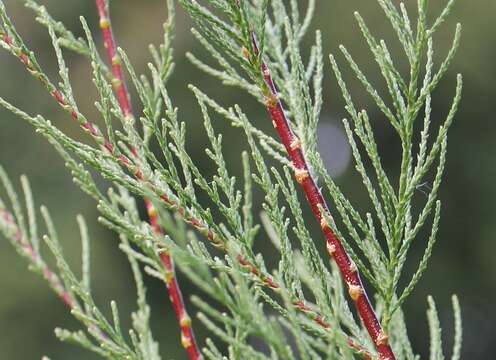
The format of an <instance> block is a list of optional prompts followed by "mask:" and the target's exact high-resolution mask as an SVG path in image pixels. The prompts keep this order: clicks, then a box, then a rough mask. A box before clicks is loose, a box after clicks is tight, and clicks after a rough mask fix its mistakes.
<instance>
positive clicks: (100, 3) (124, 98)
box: [96, 0, 202, 360]
mask: <svg viewBox="0 0 496 360" xmlns="http://www.w3.org/2000/svg"><path fill="white" fill-rule="evenodd" d="M96 6H97V9H98V15H99V17H100V28H101V29H102V32H103V38H104V44H105V48H106V49H107V56H108V59H109V61H110V62H111V64H112V74H113V76H114V78H113V80H112V84H113V86H114V91H115V93H116V95H117V99H118V101H119V105H120V107H121V110H122V112H123V114H124V116H130V117H134V115H133V111H132V107H131V101H130V96H129V92H128V90H127V85H126V81H125V79H124V72H123V69H122V65H121V60H120V57H119V55H118V54H117V47H116V43H115V39H114V34H113V31H112V26H111V24H110V15H109V11H108V8H107V1H105V0H96ZM132 153H133V154H134V157H135V160H137V161H138V162H139V161H140V159H139V158H138V155H137V152H136V151H132ZM144 201H145V205H146V209H147V212H148V217H149V220H150V224H151V226H152V228H153V230H154V231H155V233H156V234H157V235H163V230H162V229H161V227H160V224H159V222H158V217H157V211H156V209H155V207H154V206H153V204H152V203H151V201H150V200H149V199H146V198H145V199H144ZM160 259H161V261H162V264H163V265H164V268H165V271H166V279H165V282H166V285H167V289H168V292H169V298H170V300H171V302H172V306H173V308H174V312H175V313H176V317H177V320H178V321H179V327H180V329H181V344H182V346H183V347H184V348H185V349H186V351H187V353H188V356H189V358H190V359H193V360H197V359H200V358H201V357H202V356H201V353H200V350H199V348H198V344H197V343H196V339H195V335H194V333H193V328H192V327H191V318H190V317H189V315H188V312H187V310H186V305H185V303H184V300H183V296H182V292H181V288H180V287H179V282H178V280H177V277H176V273H175V269H174V262H173V260H172V258H171V256H170V254H169V253H167V252H162V253H161V254H160Z"/></svg>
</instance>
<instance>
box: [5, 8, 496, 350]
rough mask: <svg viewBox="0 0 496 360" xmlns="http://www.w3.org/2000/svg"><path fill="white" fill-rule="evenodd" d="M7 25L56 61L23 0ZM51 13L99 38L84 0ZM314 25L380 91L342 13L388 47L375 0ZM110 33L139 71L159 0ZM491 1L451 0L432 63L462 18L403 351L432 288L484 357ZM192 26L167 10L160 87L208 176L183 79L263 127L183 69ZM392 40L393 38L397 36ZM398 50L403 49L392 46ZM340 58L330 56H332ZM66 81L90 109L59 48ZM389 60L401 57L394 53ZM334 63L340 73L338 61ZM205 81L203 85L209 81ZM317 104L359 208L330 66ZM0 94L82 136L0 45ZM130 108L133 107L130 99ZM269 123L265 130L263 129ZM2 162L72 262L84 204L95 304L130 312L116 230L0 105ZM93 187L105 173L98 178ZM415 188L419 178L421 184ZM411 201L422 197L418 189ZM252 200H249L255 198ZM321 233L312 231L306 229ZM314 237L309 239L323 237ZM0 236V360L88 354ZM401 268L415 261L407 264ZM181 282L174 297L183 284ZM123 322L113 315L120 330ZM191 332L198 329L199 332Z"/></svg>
mask: <svg viewBox="0 0 496 360" xmlns="http://www.w3.org/2000/svg"><path fill="white" fill-rule="evenodd" d="M4 2H5V5H6V6H7V8H8V11H9V12H10V14H11V15H12V17H13V18H14V20H15V23H16V24H17V26H18V29H19V31H20V32H21V34H22V35H23V36H24V37H25V39H26V40H27V42H28V44H30V46H31V47H32V49H33V50H34V51H35V52H36V53H37V54H38V55H39V58H40V60H41V63H42V64H43V65H44V67H45V68H46V69H47V71H48V72H49V73H50V74H51V75H52V78H53V77H55V76H56V70H57V69H56V67H55V64H56V62H55V58H54V55H53V51H52V48H51V44H50V41H49V38H48V36H47V33H46V31H45V30H44V29H42V28H41V27H40V26H39V25H38V24H36V23H35V22H34V20H33V16H32V13H30V11H29V10H26V9H24V7H23V1H21V0H6V1H4ZM41 2H42V3H44V4H45V5H46V6H47V8H48V9H49V11H50V12H51V13H52V15H53V16H54V17H56V18H58V19H61V20H63V21H64V22H65V23H66V25H67V26H68V27H69V28H71V29H72V30H74V31H75V32H76V33H77V34H81V26H80V24H79V20H78V16H79V15H84V16H85V17H86V18H87V19H88V21H89V22H90V24H93V28H94V29H95V35H96V38H97V39H100V35H99V33H98V30H97V26H95V25H96V12H95V7H94V3H93V1H90V0H87V1H80V0H79V1H77V0H65V1H62V0H45V1H41ZM406 3H407V5H411V4H410V3H412V4H413V3H414V1H407V2H406ZM440 3H444V0H443V1H432V5H431V9H432V11H433V13H437V12H436V11H438V10H439V8H440V6H441V4H440ZM317 6H318V11H317V14H316V19H315V23H314V27H318V28H320V29H322V31H323V35H324V47H325V53H330V52H332V53H335V54H337V46H338V44H340V43H343V44H345V45H346V46H347V47H348V49H349V50H350V51H351V53H352V54H353V55H354V56H355V58H356V59H357V60H358V61H359V63H360V64H361V65H362V67H363V69H364V70H365V72H366V73H367V74H370V78H371V79H372V80H375V84H376V86H377V87H378V89H379V90H384V83H383V82H382V81H380V77H379V72H378V69H377V68H376V67H375V64H374V63H373V61H372V57H371V55H370V53H369V51H368V50H367V48H366V46H365V43H364V41H363V39H362V38H361V35H360V33H359V31H358V27H357V25H356V24H355V22H354V18H353V11H354V10H359V11H360V12H361V14H362V16H363V17H364V18H365V19H366V20H367V22H368V23H369V26H370V28H371V29H373V31H374V32H375V33H376V34H377V35H378V37H379V36H380V37H383V38H384V39H386V40H388V41H390V42H391V43H395V40H396V39H395V38H394V36H393V35H392V32H391V31H390V28H389V24H388V23H387V22H386V21H385V17H384V15H383V14H382V13H381V11H380V9H379V7H378V5H377V4H376V2H375V1H358V0H329V1H320V2H318V4H317ZM112 11H113V19H114V28H115V30H116V32H117V37H118V41H119V43H120V44H121V46H122V47H124V48H125V49H126V50H127V51H128V53H129V55H130V58H131V59H132V60H133V61H134V64H135V65H136V67H137V69H140V70H143V71H144V69H145V66H146V63H147V62H148V61H149V57H148V51H147V45H148V44H149V43H150V42H154V43H158V42H159V41H160V37H161V23H162V22H163V21H164V19H165V16H166V14H165V6H164V1H161V0H148V1H136V0H135V1H132V0H121V1H113V4H112ZM495 13H496V3H495V2H494V1H492V0H476V1H468V0H463V1H462V0H460V1H458V4H457V5H456V7H455V11H454V13H453V14H452V16H451V17H450V18H449V21H448V22H447V23H446V24H445V25H444V27H443V29H442V31H441V32H440V34H439V35H438V37H437V39H436V45H437V46H435V48H436V49H437V56H438V57H437V60H438V61H439V59H440V56H442V54H443V51H444V50H446V48H447V47H448V46H449V40H450V36H451V34H452V33H453V30H454V26H455V23H456V22H461V23H462V24H463V26H464V32H463V37H462V45H461V48H460V51H459V54H458V56H457V58H456V61H455V62H454V64H453V66H452V68H451V70H450V72H449V73H448V76H447V78H446V79H445V80H444V82H443V83H442V85H441V86H440V88H439V89H438V90H437V92H436V94H435V96H434V98H433V107H434V113H433V115H434V121H436V120H438V121H440V120H441V119H442V117H443V116H444V115H445V114H446V112H447V110H448V107H449V104H450V100H451V97H452V94H453V92H454V85H455V75H456V73H458V72H461V73H463V75H464V80H465V86H464V95H463V100H462V104H461V108H460V111H459V113H458V116H457V118H456V122H455V124H454V126H453V127H452V130H451V135H450V140H449V154H448V164H447V171H446V175H445V179H444V183H443V186H442V189H441V193H440V197H441V200H442V201H443V216H442V222H441V228H440V233H439V240H438V244H437V246H436V249H435V251H434V256H433V258H432V261H431V265H430V268H429V270H428V271H427V273H426V275H425V277H424V278H423V279H422V281H421V282H420V283H419V285H418V287H417V289H416V291H415V292H414V295H413V296H412V297H411V298H410V299H409V300H408V301H407V303H406V306H405V307H406V313H407V323H409V329H410V333H411V335H412V337H413V340H414V344H415V348H416V349H417V350H418V351H419V352H420V353H422V354H424V355H425V354H426V348H427V346H428V337H427V321H426V317H425V309H426V305H427V304H426V297H427V295H428V294H432V295H433V296H434V297H435V299H436V300H437V301H438V305H439V312H440V315H441V320H442V323H443V326H444V329H445V330H444V336H445V337H446V339H447V344H449V343H450V339H451V335H452V325H453V321H452V315H451V309H450V301H449V299H450V296H451V294H452V293H457V294H458V295H459V296H460V300H461V305H462V311H463V320H464V330H465V331H464V346H463V354H464V355H463V358H465V359H488V358H491V357H492V356H491V354H494V351H495V350H496V349H495V347H496V345H495V343H494V342H493V341H491V340H492V339H493V338H494V333H492V331H494V330H496V328H495V326H494V323H495V322H496V311H495V310H494V306H493V304H492V300H494V294H495V290H496V281H495V280H496V267H495V266H494V263H493V261H494V253H495V251H496V245H495V241H494V239H495V236H496V223H495V221H494V217H495V214H496V205H495V199H496V187H495V184H496V163H495V161H494V156H495V155H496V147H495V145H496V141H495V140H496V122H495V120H494V119H493V113H494V101H493V99H494V98H495V97H496V86H494V81H493V79H494V78H496V76H495V75H496V74H495V72H496V64H495V63H494V56H495V55H496V53H495V50H494V46H493V44H494V42H495V39H496V27H495V26H494V14H495ZM190 27H191V22H190V20H189V19H188V18H186V16H185V14H184V13H183V12H182V11H181V10H179V12H178V17H177V35H176V41H175V48H176V52H175V54H176V56H175V60H176V63H177V67H176V71H175V74H174V76H173V78H172V80H171V82H170V83H169V90H170V93H171V95H172V96H173V98H174V101H175V103H176V105H177V106H178V107H179V109H180V115H181V117H182V119H184V120H185V121H187V122H188V126H189V129H190V131H189V140H190V146H189V149H190V151H191V152H192V155H193V158H195V157H196V158H197V159H199V161H201V163H200V164H201V165H202V168H203V169H204V171H205V172H207V173H208V172H209V171H211V170H210V169H209V168H208V166H209V164H208V163H207V162H205V161H204V159H205V157H204V155H203V148H204V146H203V144H204V143H203V141H202V138H203V136H204V134H203V132H201V131H196V129H198V128H199V126H200V124H201V123H200V122H201V118H200V116H199V111H198V107H197V106H196V103H195V101H194V98H193V96H192V94H191V93H190V92H189V90H188V89H187V85H188V84H189V83H194V84H195V85H198V86H199V87H200V88H202V89H203V90H204V91H206V92H207V93H209V94H210V95H211V96H213V97H214V98H216V99H221V100H222V102H223V103H224V104H234V103H240V104H242V105H243V106H244V107H245V109H246V110H247V111H248V110H249V111H248V112H249V114H250V117H251V119H252V121H253V122H256V123H257V124H264V125H260V126H262V127H264V128H266V129H269V128H270V126H268V125H270V124H269V120H268V118H267V116H266V115H265V114H264V112H263V109H262V108H261V107H259V106H258V105H256V104H255V103H254V102H253V101H252V100H251V99H248V98H247V96H246V95H245V94H243V93H240V92H238V91H232V89H228V88H225V87H221V86H219V85H218V84H217V83H214V82H213V81H212V80H211V79H209V78H207V77H206V76H205V75H204V74H202V73H201V72H200V71H199V70H197V69H195V68H194V67H193V66H192V65H191V64H190V63H189V62H188V61H187V60H186V58H185V56H184V53H185V52H186V51H193V52H195V53H196V54H203V52H202V50H201V49H200V48H199V45H198V43H197V42H195V41H193V39H192V36H191V35H190V32H189V29H190ZM395 44H396V43H395ZM393 49H394V50H395V56H396V58H398V57H400V56H401V55H402V53H401V51H400V50H399V48H398V47H397V46H395V47H393ZM337 55H339V54H337ZM67 60H68V62H69V63H70V68H71V76H72V79H73V83H74V86H75V92H76V95H77V97H78V101H79V104H80V108H81V109H83V110H84V111H85V113H86V114H88V117H89V118H95V115H96V114H95V109H94V106H93V101H94V99H95V97H94V95H95V91H94V89H93V87H92V86H91V85H92V84H91V82H90V81H89V79H90V68H89V65H88V63H87V61H86V60H84V59H82V58H80V57H78V56H75V55H73V54H67ZM400 64H402V63H401V62H400ZM343 69H346V68H343ZM347 78H348V79H349V80H350V81H351V84H352V85H355V86H353V87H352V89H354V91H353V92H354V94H355V96H356V99H357V104H360V106H361V107H364V108H367V109H369V110H370V112H369V113H370V114H371V118H372V119H373V122H374V124H375V126H376V129H377V130H376V133H377V136H378V138H379V143H380V144H381V149H380V150H381V151H382V154H384V155H383V157H384V161H385V165H386V167H387V169H388V170H389V172H390V174H392V175H393V176H394V174H395V171H396V169H397V168H398V164H399V162H398V157H399V148H398V144H397V142H396V140H395V137H394V134H393V132H392V131H391V129H390V128H388V126H387V124H386V122H385V121H384V119H383V118H382V117H381V116H380V114H379V113H378V112H377V111H376V110H373V109H374V108H373V106H372V102H371V100H370V99H369V98H367V97H365V96H364V93H363V91H361V89H359V87H357V86H356V85H357V83H356V82H353V80H352V79H351V76H350V72H347ZM214 84H215V85H214ZM325 90H326V91H325V94H326V98H325V100H326V102H325V103H326V105H325V109H324V112H323V119H322V128H321V132H320V136H319V143H320V146H321V147H322V151H324V153H325V157H326V159H328V166H329V167H330V168H331V170H332V171H333V174H334V175H335V176H336V178H337V182H338V184H339V185H340V186H342V187H343V189H344V191H345V193H346V194H348V195H349V196H350V198H351V199H352V200H353V201H354V202H355V203H356V204H358V205H359V206H360V205H362V206H364V207H366V206H367V203H366V197H365V193H364V192H363V189H362V187H361V181H360V179H359V177H358V176H357V174H356V172H355V171H354V170H353V166H352V164H351V162H350V157H349V148H348V146H347V145H346V142H345V141H344V138H343V132H342V126H341V123H340V121H338V120H340V119H341V118H342V117H344V116H346V115H345V112H344V109H343V103H342V100H341V97H340V94H339V90H338V87H337V85H336V82H335V79H334V77H333V76H331V72H330V70H329V69H328V71H327V73H326V79H325ZM0 96H2V97H4V98H6V99H8V100H10V101H12V102H13V103H14V104H16V105H17V106H19V107H20V108H23V109H26V110H28V112H30V113H42V114H44V115H45V116H46V117H48V118H50V119H51V120H52V121H53V122H54V123H56V124H57V125H58V126H59V127H60V128H61V129H63V131H65V132H67V133H68V134H70V135H71V136H74V137H78V138H80V137H81V135H80V131H79V129H78V128H77V126H75V124H74V123H72V122H71V121H70V120H69V119H68V117H67V116H66V114H64V113H62V112H61V111H59V109H58V108H56V106H55V105H54V103H53V101H52V99H51V98H50V97H49V96H48V95H47V94H46V93H45V91H44V89H42V87H41V86H40V85H39V84H38V83H36V82H35V81H34V80H33V79H32V78H31V77H30V76H29V75H28V74H27V73H26V72H25V70H24V69H23V67H22V66H21V64H20V63H18V61H17V60H16V59H14V58H13V57H11V56H10V55H8V54H7V53H5V52H3V51H2V52H0ZM136 107H137V110H139V109H138V106H137V105H136ZM218 126H219V127H220V128H223V129H224V130H223V131H224V132H225V133H226V135H227V136H226V137H225V144H224V147H225V150H227V151H226V154H227V159H228V160H231V164H232V166H233V168H234V171H236V167H237V166H239V161H238V160H239V152H240V150H241V149H242V148H246V143H245V142H244V140H243V134H242V133H241V132H239V131H238V130H235V129H231V128H229V127H227V126H226V124H225V123H222V122H220V121H219V123H218ZM269 131H270V130H269ZM0 164H2V166H4V167H5V168H6V170H7V171H8V172H9V173H10V174H11V175H12V177H15V178H16V179H17V178H18V176H19V175H20V174H23V173H25V174H27V175H28V176H29V177H30V179H31V182H32V184H33V188H34V192H35V198H36V200H37V204H38V205H40V204H41V203H43V204H46V205H47V206H48V207H49V208H50V209H51V210H52V213H53V215H54V218H55V220H56V224H57V226H58V228H59V231H60V236H61V239H62V244H63V246H64V247H65V250H66V253H67V256H68V257H69V259H70V261H71V263H72V264H74V266H79V256H80V250H79V249H80V247H79V239H78V235H77V226H76V222H75V215H76V214H77V213H82V214H83V215H85V216H86V218H87V219H88V222H89V223H90V225H91V226H90V229H91V235H92V261H93V269H92V280H93V287H94V291H95V296H96V299H97V301H98V302H99V304H100V305H101V306H102V307H104V308H108V307H109V306H108V302H109V301H110V300H111V299H116V300H118V303H119V304H120V308H121V310H122V314H123V315H124V316H123V318H126V316H125V314H127V313H128V312H129V311H131V310H132V309H134V299H135V294H134V284H133V283H132V281H131V274H130V271H129V268H128V266H127V263H126V260H125V257H124V256H123V255H122V254H121V253H120V252H119V251H118V250H117V249H116V246H115V245H116V237H115V235H114V234H112V233H110V232H108V231H106V230H105V229H104V228H103V227H102V226H101V225H99V224H97V222H96V218H97V211H96V209H95V204H94V203H93V202H92V200H91V199H89V198H87V197H86V196H85V195H83V194H82V193H81V191H80V190H79V189H78V188H77V187H76V186H75V185H74V184H73V183H72V181H71V179H70V177H69V175H68V173H67V171H66V169H65V168H64V165H63V163H62V161H61V160H60V158H59V157H58V155H57V154H56V153H55V151H54V150H53V149H52V148H51V147H50V146H48V144H47V143H46V141H45V139H43V138H41V137H40V136H37V135H35V134H34V133H33V130H32V128H31V127H30V126H29V125H27V124H26V123H23V122H22V121H21V120H19V119H17V118H15V117H14V116H13V115H11V114H10V113H7V112H6V111H5V110H3V109H0ZM102 185H104V184H103V182H102ZM425 186H428V184H426V185H425ZM417 196H418V197H419V199H421V197H422V196H423V195H422V189H419V191H418V194H417ZM257 200H258V203H259V202H260V198H258V199H257ZM315 233H316V234H319V232H315ZM320 237H321V236H320V234H319V235H317V236H316V241H322V239H321V238H320ZM1 240H2V241H0V289H1V290H0V334H1V336H0V358H2V359H35V358H40V357H41V356H42V355H43V354H46V355H48V356H50V357H52V358H54V359H60V358H71V359H83V358H84V359H88V358H90V356H89V354H88V353H85V352H82V351H80V350H79V349H78V348H74V347H72V346H70V345H66V344H60V343H59V342H58V341H57V340H56V338H55V336H54V334H53V328H54V327H56V326H64V327H69V328H75V327H76V326H78V325H77V324H76V323H75V322H74V321H73V320H72V318H71V317H70V315H69V314H68V312H67V309H66V308H64V307H63V305H62V304H61V302H60V301H59V300H58V299H57V298H55V296H54V295H53V293H52V292H50V290H49V289H48V287H47V286H46V284H45V283H43V282H42V281H41V280H40V279H39V278H38V277H36V276H35V275H33V274H32V273H30V272H29V271H28V270H27V269H26V264H25V262H24V261H23V260H21V259H20V258H19V257H18V256H17V254H16V253H15V252H14V250H13V249H12V248H11V247H10V245H9V244H8V243H7V241H5V240H4V239H1ZM425 240H426V239H424V238H422V237H419V239H418V240H417V243H416V244H415V246H414V249H413V253H412V256H411V261H412V262H413V261H417V260H418V259H419V257H420V256H421V253H420V251H421V250H422V249H423V246H424V244H423V242H424V241H425ZM258 245H259V248H260V249H264V251H265V250H266V251H270V246H269V245H266V244H258ZM412 267H413V265H412ZM180 279H182V280H183V281H182V283H183V287H184V291H185V293H186V294H192V293H195V289H193V288H191V286H189V284H188V283H187V282H186V281H185V279H183V278H182V277H180ZM147 285H148V287H149V293H148V294H149V299H150V303H151V304H152V307H153V321H152V325H153V327H154V330H155V336H156V338H157V339H158V340H159V341H160V342H161V352H162V354H164V355H166V357H167V358H185V353H184V352H183V351H182V349H181V348H180V345H179V344H180V341H179V335H178V331H177V328H176V323H175V319H174V314H173V312H172V311H171V307H170V304H169V300H168V298H167V295H166V290H165V288H164V286H163V284H160V283H158V282H156V281H153V280H148V281H147ZM128 324H129V320H127V321H124V325H128ZM197 332H198V333H199V336H200V338H202V339H203V338H204V336H205V332H204V330H202V329H201V328H199V329H198V330H197Z"/></svg>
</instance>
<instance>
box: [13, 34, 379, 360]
mask: <svg viewBox="0 0 496 360" xmlns="http://www.w3.org/2000/svg"><path fill="white" fill-rule="evenodd" d="M3 41H4V42H5V44H7V45H8V46H9V47H10V48H11V49H12V52H13V53H14V54H15V55H16V56H17V57H18V58H19V59H20V61H21V62H22V63H23V64H24V65H25V66H26V69H27V70H28V71H29V72H30V73H31V74H33V75H34V76H35V77H36V78H37V79H38V80H40V81H41V82H42V83H43V84H44V85H45V86H46V87H47V89H48V91H49V93H50V95H52V97H53V98H54V99H55V100H56V102H57V103H58V104H59V105H60V106H61V108H62V109H63V110H66V111H68V112H69V113H70V114H71V117H72V118H73V119H74V120H75V121H76V122H78V123H79V124H80V126H81V127H82V128H83V129H84V130H85V131H86V132H88V133H89V134H90V136H91V137H92V138H93V139H94V140H95V142H96V143H98V144H101V145H102V146H103V147H104V148H105V149H106V150H107V151H108V153H109V154H110V155H111V156H112V157H114V159H116V160H117V161H118V162H119V163H120V165H121V166H123V167H124V168H125V169H127V170H128V171H129V172H130V173H131V174H133V176H134V177H135V178H136V179H137V180H138V181H139V182H142V183H143V184H144V185H146V186H152V188H153V184H152V183H149V182H148V181H147V180H146V179H145V178H144V176H143V172H142V171H141V170H140V169H139V167H138V166H136V165H134V164H133V162H132V161H131V160H130V159H129V158H127V157H126V156H125V155H123V154H118V153H117V152H116V150H115V149H114V147H113V146H112V144H111V143H110V142H109V141H108V139H106V138H105V137H104V136H103V135H102V134H101V132H100V131H99V130H98V128H97V127H96V126H95V125H94V124H93V123H91V122H89V121H87V120H86V119H85V118H84V117H83V116H82V115H81V114H80V113H79V112H78V111H77V110H76V109H73V108H71V107H70V106H69V105H68V104H67V102H66V101H65V98H64V95H63V94H62V92H61V91H60V90H59V89H57V88H56V87H55V86H53V85H52V84H51V83H49V82H48V79H47V78H45V77H42V76H39V73H38V70H37V69H36V68H34V66H33V64H32V63H31V62H30V61H29V57H28V56H27V55H26V54H25V53H23V52H22V50H21V49H19V48H18V47H16V46H15V44H14V43H13V40H12V38H11V37H10V36H9V35H8V34H7V33H4V34H3ZM160 198H161V199H162V200H163V201H164V203H165V204H166V205H167V206H168V207H169V208H171V209H173V210H175V211H177V212H178V213H179V214H180V215H181V216H182V218H183V219H184V221H185V222H186V223H188V224H190V225H191V226H193V227H194V228H195V229H196V230H197V231H198V232H200V233H202V234H204V235H205V236H206V238H207V240H208V241H210V242H211V243H212V245H214V246H215V247H217V248H219V249H220V250H223V251H227V249H226V247H225V245H224V243H223V241H222V240H221V239H219V236H218V235H217V234H216V233H215V232H214V231H213V230H212V229H211V228H210V227H209V226H208V225H207V224H205V223H203V222H202V221H201V220H199V219H197V218H195V217H193V216H191V214H190V213H189V212H188V211H187V210H186V209H185V208H184V207H182V206H180V205H179V204H178V203H177V202H175V201H174V200H173V199H171V198H170V197H169V196H168V195H167V194H165V193H164V194H162V195H161V196H160ZM238 261H239V262H240V264H241V265H242V266H243V267H245V268H246V269H248V271H250V273H251V274H253V275H254V276H255V278H257V279H258V281H259V282H260V283H261V284H262V285H264V286H267V287H268V288H270V289H272V290H274V291H277V290H279V289H280V288H281V286H280V285H279V284H278V283H276V282H275V281H274V279H273V278H272V276H270V275H269V274H267V273H266V272H263V271H261V270H260V269H259V268H258V267H257V266H256V265H255V264H253V263H252V262H250V261H249V260H248V259H246V258H245V257H243V256H242V255H241V254H239V255H238ZM293 305H294V306H295V308H296V309H298V310H299V311H300V312H302V313H303V314H306V315H307V316H309V317H310V318H311V319H313V321H315V323H316V324H318V325H319V326H321V327H322V328H324V329H326V330H327V329H329V328H330V325H329V324H328V323H327V322H326V321H325V318H324V317H323V316H322V315H320V314H318V313H316V312H315V311H313V310H312V309H311V308H310V307H308V306H307V305H305V304H304V303H303V301H301V300H295V301H294V302H293ZM179 321H180V320H179ZM348 343H349V344H350V347H351V348H352V349H354V350H355V351H356V352H357V353H359V354H362V355H363V356H364V358H365V359H372V355H371V354H370V353H369V352H368V351H367V350H365V349H364V348H363V346H361V345H359V344H356V343H355V342H354V340H353V339H352V338H351V337H349V338H348Z"/></svg>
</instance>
